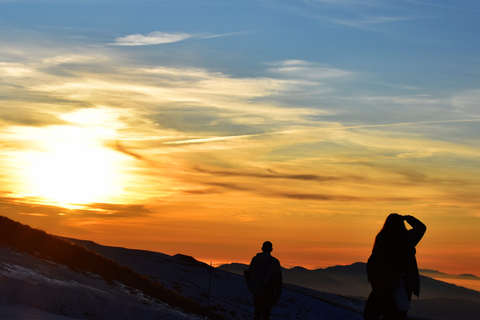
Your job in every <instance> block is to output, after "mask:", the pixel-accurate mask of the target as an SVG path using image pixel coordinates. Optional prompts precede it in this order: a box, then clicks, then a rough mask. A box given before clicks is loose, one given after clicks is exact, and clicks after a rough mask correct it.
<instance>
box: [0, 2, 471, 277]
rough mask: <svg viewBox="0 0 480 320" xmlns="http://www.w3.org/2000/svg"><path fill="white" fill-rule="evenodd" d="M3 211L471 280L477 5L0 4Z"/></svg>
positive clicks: (236, 250)
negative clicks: (399, 221) (401, 265)
mask: <svg viewBox="0 0 480 320" xmlns="http://www.w3.org/2000/svg"><path fill="white" fill-rule="evenodd" d="M0 146H1V149H0V192H1V194H0V202H1V203H0V207H1V212H0V215H5V216H8V217H10V218H12V219H14V220H16V221H20V222H22V223H26V224H28V225H30V226H32V227H35V228H40V229H43V230H45V231H47V232H50V233H54V234H57V235H62V236H67V237H74V238H79V239H88V240H93V241H95V242H98V243H101V244H105V245H114V246H124V247H129V248H137V249H146V250H153V251H159V252H163V253H167V254H176V253H183V254H187V255H191V256H194V257H195V258H197V259H199V260H202V261H205V262H208V263H209V262H213V263H214V264H218V263H222V262H243V263H248V262H249V261H250V259H251V257H252V256H253V255H254V254H255V253H257V252H258V251H259V250H260V246H261V243H262V242H263V241H264V240H270V241H272V242H273V244H274V252H273V254H274V255H275V256H276V257H277V258H279V260H280V261H281V263H282V264H283V265H284V266H286V267H289V266H295V265H301V266H304V267H307V268H315V267H327V266H331V265H337V264H350V263H353V262H356V261H364V262H365V261H366V260H367V259H368V256H369V254H370V251H371V247H372V244H373V240H374V237H375V235H376V233H377V232H378V231H379V230H380V228H381V226H382V224H383V222H384V220H385V218H386V216H387V215H388V214H389V213H391V212H398V213H400V214H410V215H414V216H416V217H417V218H419V219H420V220H421V221H423V222H424V223H425V224H426V225H427V228H428V229H427V233H426V235H425V237H424V239H423V240H422V241H421V242H420V244H419V245H418V247H417V259H418V262H419V266H420V268H428V269H435V270H440V271H442V272H448V273H456V274H460V273H473V274H477V275H478V276H480V197H479V194H480V2H478V1H468V0H437V1H433V0H419V1H416V0H411V1H408V0H404V1H399V0H391V1H389V0H365V1H356V0H355V1H354V0H238V1H233V0H150V1H147V0H82V1H80V0H68V1H66V0H31V1H21V0H19V1H15V0H11V1H8V0H0Z"/></svg>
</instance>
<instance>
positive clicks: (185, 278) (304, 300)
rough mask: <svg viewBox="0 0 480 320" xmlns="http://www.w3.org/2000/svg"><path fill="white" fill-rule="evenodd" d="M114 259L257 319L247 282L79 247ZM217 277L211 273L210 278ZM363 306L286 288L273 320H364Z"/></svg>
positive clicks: (145, 254) (235, 314) (220, 308)
mask: <svg viewBox="0 0 480 320" xmlns="http://www.w3.org/2000/svg"><path fill="white" fill-rule="evenodd" d="M81 243H82V244H84V245H85V246H87V247H88V248H89V249H91V250H94V251H96V252H98V253H100V254H102V255H104V256H106V257H108V258H110V259H113V260H116V261H117V262H119V263H121V264H123V265H126V266H128V267H130V268H132V269H133V270H135V271H137V272H139V273H143V274H146V275H148V276H149V277H151V278H153V279H156V280H158V281H160V282H162V283H163V284H164V285H165V286H166V287H167V288H169V289H172V290H175V291H177V292H178V293H180V294H182V295H184V296H186V297H188V298H190V299H192V300H194V301H196V302H198V303H200V304H202V305H204V306H210V308H211V309H212V310H213V311H215V312H216V313H219V314H222V315H224V316H225V318H226V319H232V320H247V319H248V320H250V319H252V318H253V299H252V295H251V294H250V292H249V291H248V290H247V286H246V284H245V280H244V278H243V276H241V275H238V274H233V273H230V272H226V271H223V270H220V269H215V268H211V267H210V266H208V265H207V264H205V263H202V262H198V261H195V260H194V259H193V258H191V257H187V256H183V255H176V256H173V257H172V256H168V255H165V254H161V253H156V252H150V251H141V250H132V249H124V248H115V247H105V246H100V245H97V244H94V243H91V242H88V243H87V242H81ZM212 271H213V272H212ZM363 306H364V302H362V301H358V300H354V299H348V298H344V297H340V296H337V295H333V294H327V293H320V292H316V291H314V290H308V289H304V288H301V287H296V286H291V285H285V286H284V289H283V290H282V296H281V298H280V301H279V303H278V304H277V305H276V306H275V307H274V308H273V311H272V316H271V320H280V319H282V320H297V319H298V320H327V319H328V320H333V319H335V320H347V319H348V320H361V319H363V317H362V312H363Z"/></svg>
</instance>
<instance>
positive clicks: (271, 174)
mask: <svg viewBox="0 0 480 320" xmlns="http://www.w3.org/2000/svg"><path fill="white" fill-rule="evenodd" d="M195 171H197V172H201V173H208V174H212V175H215V176H223V177H251V178H265V179H287V180H303V181H316V182H323V181H334V180H341V178H339V177H335V176H320V175H316V174H280V173H278V172H275V171H274V170H267V172H265V173H253V172H238V171H233V170H207V169H203V168H195Z"/></svg>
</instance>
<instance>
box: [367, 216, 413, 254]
mask: <svg viewBox="0 0 480 320" xmlns="http://www.w3.org/2000/svg"><path fill="white" fill-rule="evenodd" d="M403 221H404V218H403V216H401V215H399V214H398V213H391V214H390V215H388V217H387V219H386V220H385V223H384V224H383V228H382V230H380V232H379V233H378V234H377V237H376V238H375V244H374V247H377V246H380V247H382V246H384V245H385V244H386V243H388V242H391V241H395V239H399V238H401V237H402V236H403V235H404V234H405V232H407V228H406V227H405V223H404V222H403Z"/></svg>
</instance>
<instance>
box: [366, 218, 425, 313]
mask: <svg viewBox="0 0 480 320" xmlns="http://www.w3.org/2000/svg"><path fill="white" fill-rule="evenodd" d="M405 222H406V223H407V224H409V225H410V226H411V229H410V230H408V229H407V228H406V226H405ZM426 230H427V227H426V226H425V225H424V224H423V223H422V222H421V221H420V220H418V219H417V218H415V217H413V216H409V215H407V216H402V215H399V214H397V213H392V214H390V215H389V216H388V217H387V219H386V220H385V224H384V225H383V228H382V230H380V232H379V233H378V234H377V236H376V237H375V242H374V245H373V249H372V254H371V255H370V257H369V259H368V262H367V276H368V281H369V282H370V285H371V286H372V292H371V293H370V295H369V297H368V300H367V304H366V305H365V310H364V313H363V319H365V320H378V319H383V320H404V319H406V318H407V313H408V309H409V308H410V300H411V298H412V294H415V295H416V296H417V297H418V296H419V295H420V276H419V273H418V266H417V260H416V257H415V254H416V249H415V247H416V245H417V244H418V243H419V242H420V240H421V239H422V237H423V235H424V234H425V231H426ZM380 316H383V318H380Z"/></svg>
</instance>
